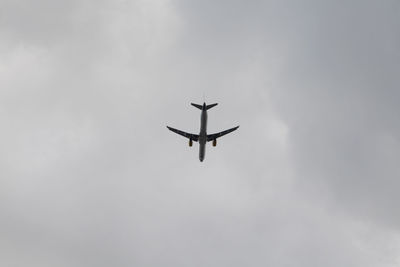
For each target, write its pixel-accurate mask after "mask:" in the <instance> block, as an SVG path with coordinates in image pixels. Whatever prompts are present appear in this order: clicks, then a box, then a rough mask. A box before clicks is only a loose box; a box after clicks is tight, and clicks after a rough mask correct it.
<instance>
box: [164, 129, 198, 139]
mask: <svg viewBox="0 0 400 267" xmlns="http://www.w3.org/2000/svg"><path fill="white" fill-rule="evenodd" d="M167 128H168V130H170V131H172V132H174V133H177V134H179V135H182V136H184V137H186V138H189V139H190V140H192V141H195V142H197V141H199V135H198V134H191V133H186V132H184V131H181V130H177V129H174V128H172V127H169V126H167Z"/></svg>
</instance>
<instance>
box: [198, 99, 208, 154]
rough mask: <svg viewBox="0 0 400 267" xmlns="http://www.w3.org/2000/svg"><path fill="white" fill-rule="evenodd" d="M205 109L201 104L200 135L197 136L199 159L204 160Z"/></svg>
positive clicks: (206, 117) (204, 105)
mask: <svg viewBox="0 0 400 267" xmlns="http://www.w3.org/2000/svg"><path fill="white" fill-rule="evenodd" d="M207 119H208V115H207V109H206V104H205V103H204V104H203V109H202V111H201V118H200V134H199V159H200V161H203V160H204V157H205V156H206V143H207Z"/></svg>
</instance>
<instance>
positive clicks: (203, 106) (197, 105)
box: [191, 103, 218, 110]
mask: <svg viewBox="0 0 400 267" xmlns="http://www.w3.org/2000/svg"><path fill="white" fill-rule="evenodd" d="M191 105H192V106H193V107H196V108H198V109H200V110H203V109H205V110H209V109H210V108H213V107H215V106H216V105H218V103H215V104H211V105H206V103H204V104H203V105H199V104H195V103H191Z"/></svg>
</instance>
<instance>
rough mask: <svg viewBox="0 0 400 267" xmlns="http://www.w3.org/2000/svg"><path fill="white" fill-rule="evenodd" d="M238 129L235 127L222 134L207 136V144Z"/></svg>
mask: <svg viewBox="0 0 400 267" xmlns="http://www.w3.org/2000/svg"><path fill="white" fill-rule="evenodd" d="M238 128H239V126H236V127H233V128H231V129H229V130H225V131H223V132H219V133H215V134H207V142H209V141H212V140H215V139H217V138H219V137H221V136H224V135H226V134H228V133H231V132H233V131H235V130H237V129H238Z"/></svg>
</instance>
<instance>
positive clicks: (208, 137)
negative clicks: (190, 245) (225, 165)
mask: <svg viewBox="0 0 400 267" xmlns="http://www.w3.org/2000/svg"><path fill="white" fill-rule="evenodd" d="M191 105H192V106H194V107H196V108H198V109H200V110H201V119H200V133H199V134H191V133H186V132H183V131H181V130H177V129H174V128H172V127H169V126H167V128H168V130H170V131H172V132H174V133H177V134H179V135H182V136H184V137H186V138H188V139H189V146H190V147H191V146H192V145H193V141H194V142H199V145H200V149H199V159H200V162H203V160H204V157H205V155H206V143H207V142H210V141H212V142H213V143H212V144H213V146H217V138H219V137H221V136H224V135H226V134H228V133H231V132H233V131H235V130H237V129H238V128H239V126H236V127H233V128H231V129H228V130H225V131H222V132H219V133H215V134H207V118H208V115H207V110H209V109H210V108H213V107H215V106H216V105H218V103H215V104H211V105H206V103H203V105H199V104H194V103H191Z"/></svg>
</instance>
